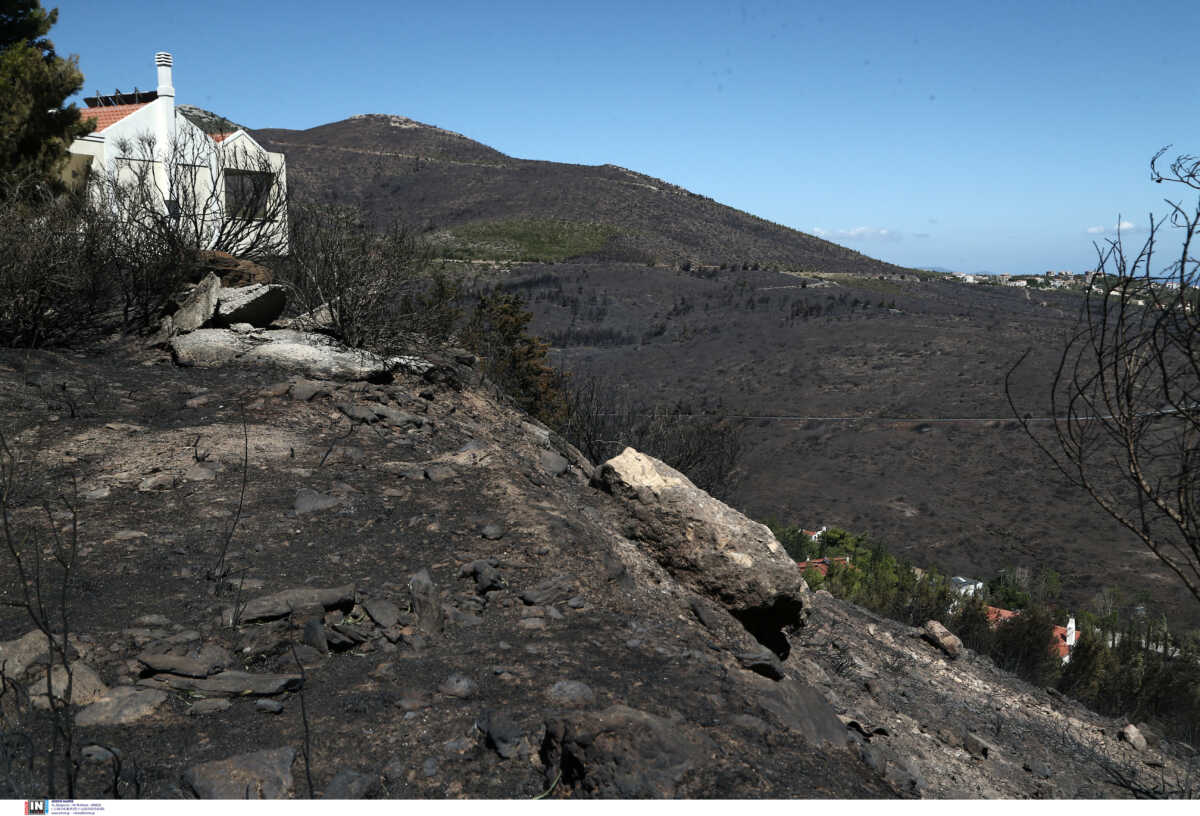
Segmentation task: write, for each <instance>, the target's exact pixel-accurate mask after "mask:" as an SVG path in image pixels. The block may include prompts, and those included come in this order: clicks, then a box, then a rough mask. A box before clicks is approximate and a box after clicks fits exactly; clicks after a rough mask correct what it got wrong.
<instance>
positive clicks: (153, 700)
mask: <svg viewBox="0 0 1200 816" xmlns="http://www.w3.org/2000/svg"><path fill="white" fill-rule="evenodd" d="M166 699H167V695H166V693H165V692H162V691H159V690H157V689H139V688H134V687H133V686H117V687H116V688H113V689H110V690H109V691H108V693H107V694H105V695H104V696H102V697H100V698H99V699H98V700H96V701H95V702H94V703H92V704H91V705H89V706H87V707H86V708H84V709H83V710H81V711H80V712H79V713H78V714H76V715H75V724H76V725H82V726H92V725H128V724H129V723H132V722H137V721H138V720H140V719H143V718H144V717H149V716H150V715H151V714H153V713H154V711H155V709H157V708H158V707H159V706H160V705H162V704H163V702H165V701H166Z"/></svg>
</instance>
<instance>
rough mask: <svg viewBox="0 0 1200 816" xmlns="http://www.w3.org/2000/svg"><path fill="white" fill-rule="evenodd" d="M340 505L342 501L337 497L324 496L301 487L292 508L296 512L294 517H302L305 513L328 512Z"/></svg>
mask: <svg viewBox="0 0 1200 816" xmlns="http://www.w3.org/2000/svg"><path fill="white" fill-rule="evenodd" d="M341 503H342V500H341V499H339V498H338V497H337V496H326V495H325V494H324V493H318V492H317V491H315V490H313V489H311V488H308V487H302V488H300V490H298V491H297V492H296V501H295V503H294V504H293V505H292V508H293V509H294V510H295V511H296V515H298V516H302V515H304V514H306V513H317V512H320V511H321V510H328V509H330V508H331V507H337V506H338V505H339V504H341Z"/></svg>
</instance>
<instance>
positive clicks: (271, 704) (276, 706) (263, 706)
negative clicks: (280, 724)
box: [254, 700, 283, 714]
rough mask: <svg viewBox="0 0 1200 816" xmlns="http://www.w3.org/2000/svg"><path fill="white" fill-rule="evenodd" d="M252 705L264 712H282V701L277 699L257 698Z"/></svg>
mask: <svg viewBox="0 0 1200 816" xmlns="http://www.w3.org/2000/svg"><path fill="white" fill-rule="evenodd" d="M254 707H255V708H256V709H257V710H259V711H261V712H263V713H264V714H282V713H283V703H281V702H279V701H278V700H259V701H258V702H257V703H255V704H254Z"/></svg>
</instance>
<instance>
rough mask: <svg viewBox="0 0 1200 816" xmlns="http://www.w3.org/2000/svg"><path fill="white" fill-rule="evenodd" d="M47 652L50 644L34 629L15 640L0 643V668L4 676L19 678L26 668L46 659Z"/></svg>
mask: <svg viewBox="0 0 1200 816" xmlns="http://www.w3.org/2000/svg"><path fill="white" fill-rule="evenodd" d="M49 652H50V644H49V643H48V642H47V640H46V635H45V634H43V633H42V632H40V631H38V630H37V629H34V630H33V631H31V632H26V633H25V634H24V635H22V636H21V637H19V638H17V639H16V640H7V641H4V642H3V643H0V667H3V668H4V673H5V675H6V676H8V677H11V678H19V677H20V676H21V675H22V674H24V673H25V670H26V669H27V668H29V667H30V666H32V665H33V664H34V663H36V662H38V661H39V660H41V659H42V658H44V657H46V655H47V654H49Z"/></svg>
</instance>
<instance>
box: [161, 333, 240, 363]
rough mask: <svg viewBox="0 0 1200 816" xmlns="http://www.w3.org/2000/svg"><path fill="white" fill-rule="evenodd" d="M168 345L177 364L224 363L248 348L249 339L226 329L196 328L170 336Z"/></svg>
mask: <svg viewBox="0 0 1200 816" xmlns="http://www.w3.org/2000/svg"><path fill="white" fill-rule="evenodd" d="M168 345H169V347H170V349H171V357H172V358H173V359H174V360H175V365H179V366H201V367H207V366H216V365H225V364H227V363H232V362H233V361H234V360H236V359H237V358H238V357H239V356H241V355H242V354H244V353H246V352H247V351H249V349H250V341H249V340H247V339H245V338H243V337H242V336H240V335H238V334H236V333H234V332H231V331H229V330H228V329H197V330H196V331H193V332H190V333H188V334H180V335H178V336H176V337H172V338H171V340H170V343H169V344H168Z"/></svg>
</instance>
